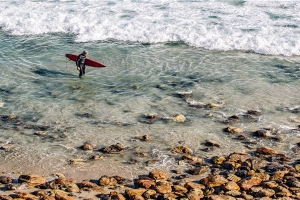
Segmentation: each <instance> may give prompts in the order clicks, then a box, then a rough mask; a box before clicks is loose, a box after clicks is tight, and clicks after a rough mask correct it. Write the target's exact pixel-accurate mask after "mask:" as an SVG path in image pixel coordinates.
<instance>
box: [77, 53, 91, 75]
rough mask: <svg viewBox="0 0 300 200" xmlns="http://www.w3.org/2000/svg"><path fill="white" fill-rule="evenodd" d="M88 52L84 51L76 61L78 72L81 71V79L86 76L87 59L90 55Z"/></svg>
mask: <svg viewBox="0 0 300 200" xmlns="http://www.w3.org/2000/svg"><path fill="white" fill-rule="evenodd" d="M88 53H89V52H88V51H86V50H85V51H83V52H82V53H81V54H79V55H78V57H77V60H76V66H77V70H79V77H81V76H82V75H83V74H85V58H86V56H87V55H88Z"/></svg>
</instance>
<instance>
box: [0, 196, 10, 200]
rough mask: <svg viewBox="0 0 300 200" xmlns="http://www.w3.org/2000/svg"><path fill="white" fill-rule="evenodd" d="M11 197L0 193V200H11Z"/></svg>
mask: <svg viewBox="0 0 300 200" xmlns="http://www.w3.org/2000/svg"><path fill="white" fill-rule="evenodd" d="M12 199H13V198H12V197H10V196H8V195H0V200H12Z"/></svg>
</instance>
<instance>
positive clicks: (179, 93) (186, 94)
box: [177, 91, 193, 98]
mask: <svg viewBox="0 0 300 200" xmlns="http://www.w3.org/2000/svg"><path fill="white" fill-rule="evenodd" d="M192 93H193V92H192V91H184V92H177V94H178V95H179V96H180V97H181V98H188V97H191V96H192Z"/></svg>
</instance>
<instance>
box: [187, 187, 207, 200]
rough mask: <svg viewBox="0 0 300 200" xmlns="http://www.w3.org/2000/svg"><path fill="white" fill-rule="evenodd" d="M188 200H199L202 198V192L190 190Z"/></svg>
mask: <svg viewBox="0 0 300 200" xmlns="http://www.w3.org/2000/svg"><path fill="white" fill-rule="evenodd" d="M187 197H188V199H189V200H200V199H202V198H203V197H204V194H203V191H202V190H200V189H197V188H195V189H191V190H190V191H189V193H188V194H187Z"/></svg>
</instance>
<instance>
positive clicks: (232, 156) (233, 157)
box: [228, 153, 250, 163]
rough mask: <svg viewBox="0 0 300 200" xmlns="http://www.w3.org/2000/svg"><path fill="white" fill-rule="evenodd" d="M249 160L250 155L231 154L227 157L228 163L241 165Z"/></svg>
mask: <svg viewBox="0 0 300 200" xmlns="http://www.w3.org/2000/svg"><path fill="white" fill-rule="evenodd" d="M249 158H250V155H249V154H247V153H232V154H230V155H229V157H228V161H230V162H236V163H242V162H245V161H246V160H247V159H249Z"/></svg>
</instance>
